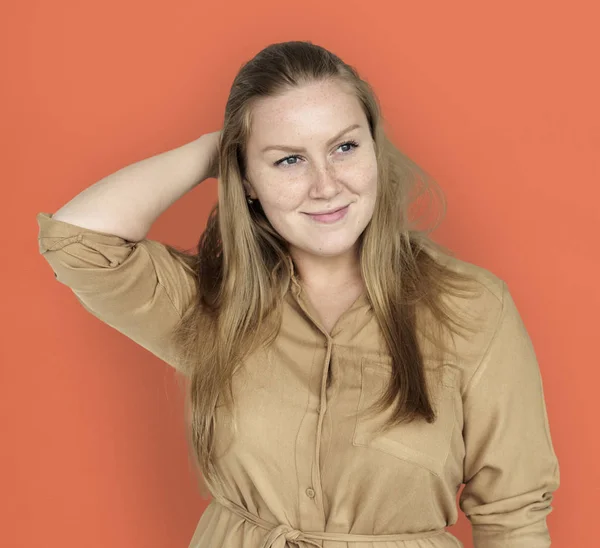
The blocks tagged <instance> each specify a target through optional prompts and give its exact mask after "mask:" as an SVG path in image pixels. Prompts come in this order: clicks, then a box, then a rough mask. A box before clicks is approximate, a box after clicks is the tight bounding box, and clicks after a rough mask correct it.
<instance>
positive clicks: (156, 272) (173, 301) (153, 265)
mask: <svg viewBox="0 0 600 548" xmlns="http://www.w3.org/2000/svg"><path fill="white" fill-rule="evenodd" d="M137 244H138V245H141V247H142V249H143V250H144V251H145V252H146V253H147V254H148V257H149V258H150V262H151V263H152V268H153V269H154V274H155V275H156V283H157V284H158V285H159V286H160V287H162V288H163V291H164V293H165V295H166V296H167V299H168V300H169V303H171V306H172V307H173V309H174V310H175V313H176V314H177V316H179V319H182V318H183V315H182V314H181V312H180V311H179V309H178V308H177V306H176V305H175V300H174V299H173V297H172V296H171V295H170V294H169V291H168V290H167V286H166V285H165V284H163V283H162V282H161V281H160V276H159V274H158V269H157V268H156V263H155V262H154V257H152V253H150V252H149V251H148V249H147V248H146V246H145V245H144V240H141V241H139V242H137Z"/></svg>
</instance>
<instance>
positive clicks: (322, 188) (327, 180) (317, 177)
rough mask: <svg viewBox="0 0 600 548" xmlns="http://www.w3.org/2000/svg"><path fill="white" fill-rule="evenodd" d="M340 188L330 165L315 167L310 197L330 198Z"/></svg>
mask: <svg viewBox="0 0 600 548" xmlns="http://www.w3.org/2000/svg"><path fill="white" fill-rule="evenodd" d="M340 190H341V185H340V183H339V181H338V180H337V177H336V175H335V170H334V168H333V167H332V166H325V167H320V168H316V169H315V172H314V174H313V179H312V184H311V187H310V197H311V198H331V197H333V196H335V195H336V194H337V193H338V192H339V191H340Z"/></svg>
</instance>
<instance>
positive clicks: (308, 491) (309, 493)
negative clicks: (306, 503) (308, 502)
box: [306, 487, 315, 499]
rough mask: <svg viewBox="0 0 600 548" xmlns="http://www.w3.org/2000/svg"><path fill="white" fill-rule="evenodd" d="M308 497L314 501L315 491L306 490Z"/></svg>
mask: <svg viewBox="0 0 600 548" xmlns="http://www.w3.org/2000/svg"><path fill="white" fill-rule="evenodd" d="M306 495H307V496H308V497H310V498H311V499H312V498H313V497H314V496H315V490H314V489H312V488H310V487H309V488H308V489H307V490H306Z"/></svg>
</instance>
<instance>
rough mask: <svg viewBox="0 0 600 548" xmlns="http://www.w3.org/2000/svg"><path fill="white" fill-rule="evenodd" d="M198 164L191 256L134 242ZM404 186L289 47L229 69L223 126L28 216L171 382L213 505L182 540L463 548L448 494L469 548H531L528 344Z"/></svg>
mask: <svg viewBox="0 0 600 548" xmlns="http://www.w3.org/2000/svg"><path fill="white" fill-rule="evenodd" d="M215 176H218V178H219V203H218V207H216V208H215V209H214V210H213V213H212V215H211V217H210V219H209V222H208V225H207V228H206V230H205V232H204V234H203V236H202V238H201V241H200V244H199V246H198V253H197V254H188V253H184V252H183V251H180V250H178V249H176V248H174V247H173V246H169V245H166V244H162V243H159V242H156V241H152V240H148V239H146V237H145V236H146V234H147V232H148V230H149V228H150V226H151V225H152V223H153V221H154V220H155V219H156V218H157V217H158V216H159V215H160V214H161V213H162V212H163V211H164V210H165V209H167V208H168V207H169V206H170V205H171V204H172V203H173V202H174V201H175V200H177V199H178V198H180V197H181V196H182V195H183V194H184V193H185V192H187V191H189V190H190V189H191V188H194V187H195V186H196V185H197V184H199V183H200V182H201V181H202V180H204V179H206V178H208V177H215ZM425 181H427V177H426V176H425V174H424V172H423V171H421V170H419V168H418V167H417V166H416V165H415V164H414V163H412V162H411V161H410V160H409V159H408V158H406V157H405V156H404V155H402V154H401V153H400V151H398V149H397V148H395V147H394V146H393V145H392V143H391V142H390V141H389V140H388V139H387V138H386V136H385V133H384V130H383V127H382V118H381V115H380V112H379V107H378V103H377V100H376V97H375V94H374V93H373V91H372V90H371V88H370V86H369V85H368V84H367V83H366V82H365V81H364V80H362V79H361V78H360V77H359V75H358V74H357V72H356V71H355V70H354V69H353V68H352V67H351V66H349V65H347V64H345V63H344V62H343V61H342V60H340V59H339V58H338V57H337V56H335V55H334V54H332V53H330V52H328V51H327V50H325V49H323V48H321V47H319V46H316V45H314V44H311V43H309V42H286V43H281V44H273V45H271V46H269V47H267V48H265V49H264V50H263V51H261V52H260V53H259V54H258V55H256V56H255V57H254V58H253V59H252V60H250V61H249V62H248V63H247V64H246V65H245V66H243V67H242V69H241V70H240V72H239V74H238V75H237V76H236V78H235V80H234V83H233V86H232V89H231V92H230V96H229V100H228V102H227V105H226V110H225V121H224V125H223V129H222V131H221V132H216V133H212V134H207V135H205V136H203V137H201V138H200V139H198V140H197V141H194V142H192V143H188V144H187V145H185V146H183V147H181V148H178V149H174V150H172V151H169V152H166V153H163V154H161V155H158V156H156V157H153V158H149V159H146V160H144V161H142V162H139V163H137V164H134V165H132V166H129V167H127V168H124V169H122V170H120V171H118V172H117V173H115V174H113V175H110V176H109V177H107V178H105V179H103V180H102V181H100V182H98V183H96V184H95V185H93V186H92V187H90V188H88V189H86V190H85V191H83V192H82V193H81V194H79V195H78V196H76V197H75V198H74V199H73V200H71V202H69V203H68V204H66V205H65V206H64V207H63V208H61V210H59V211H58V212H57V213H56V214H54V215H50V214H47V213H40V214H38V222H39V226H40V236H39V241H40V251H41V253H43V255H44V256H45V258H46V259H47V260H48V262H49V263H50V264H51V266H52V268H53V270H54V272H55V274H56V276H57V278H58V280H59V281H60V282H62V283H64V284H66V285H67V286H69V287H70V288H71V289H72V290H73V291H74V293H75V295H76V296H77V298H78V299H79V301H80V302H81V303H82V305H83V306H84V307H85V308H86V309H87V310H88V311H89V312H91V313H92V314H94V315H95V316H97V317H98V318H99V319H101V320H102V321H104V322H106V323H107V324H109V325H111V326H113V327H114V328H115V329H117V330H119V331H120V332H122V333H124V334H125V335H127V336H128V337H130V338H131V339H133V340H134V341H136V342H137V343H139V344H141V345H142V346H143V347H145V348H147V349H148V350H150V351H151V352H153V353H154V354H155V355H157V356H159V357H160V358H161V359H163V360H165V361H166V362H167V363H169V364H171V365H172V366H173V367H175V368H177V370H178V371H181V372H182V373H184V374H185V376H186V379H187V380H189V421H190V429H189V430H190V447H192V448H193V452H194V455H195V456H196V457H197V459H198V463H199V467H200V470H201V472H202V474H203V476H204V480H205V481H206V483H207V485H208V487H209V491H210V493H211V494H212V496H213V500H212V501H211V503H210V505H209V506H208V508H207V509H206V511H205V512H204V514H203V515H202V517H201V519H200V521H199V523H198V527H197V529H196V532H195V534H194V537H193V539H192V541H191V543H190V546H193V547H199V548H204V547H206V548H208V547H210V548H214V547H217V546H218V547H221V546H226V547H228V548H229V547H231V548H238V547H239V548H242V547H244V548H254V547H256V548H259V547H262V548H268V547H270V548H284V547H287V546H297V547H301V548H306V547H308V546H323V547H326V548H327V547H330V548H333V547H334V546H336V547H337V546H348V547H358V546H381V547H382V548H383V546H386V547H389V546H397V547H401V546H402V547H404V548H425V547H428V548H443V547H455V546H460V545H461V544H460V542H459V541H458V540H457V539H456V538H455V537H454V536H452V535H451V534H450V533H448V532H447V531H445V529H444V527H446V526H448V525H453V524H454V523H455V522H456V519H457V510H456V495H457V492H458V489H459V487H460V485H461V484H462V483H464V484H465V487H464V490H463V492H462V494H461V496H460V508H461V509H462V510H463V511H464V512H465V514H466V515H467V516H468V518H469V519H470V521H471V523H472V526H473V538H474V544H475V546H476V547H477V548H500V547H502V548H505V547H507V546H511V547H513V546H522V547H525V546H528V547H529V546H531V547H533V546H536V547H537V548H539V547H542V546H549V545H550V538H549V535H548V529H547V525H546V516H547V514H548V513H549V512H550V511H551V501H552V496H553V492H554V491H555V490H556V489H557V488H558V485H559V468H558V462H557V459H556V455H555V453H554V450H553V447H552V442H551V438H550V433H549V427H548V420H547V415H546V408H545V404H544V398H543V390H542V384H541V379H540V372H539V367H538V364H537V361H536V357H535V353H534V350H533V348H532V345H531V342H530V339H529V337H528V334H527V331H526V330H525V327H524V325H523V323H522V321H521V318H520V316H519V313H518V311H517V308H516V306H515V303H514V301H513V299H512V297H511V294H510V292H509V290H508V289H507V286H506V284H505V282H504V281H502V280H501V279H499V278H498V277H497V276H495V275H494V274H492V273H491V272H489V271H487V270H485V269H483V268H481V267H478V266H475V265H473V264H469V263H467V262H464V261H460V260H458V259H457V258H455V257H454V256H453V255H452V254H451V252H449V251H448V250H445V249H444V248H442V247H441V246H439V245H436V244H434V242H433V241H432V240H431V239H430V238H428V236H427V233H426V232H425V231H424V230H422V229H421V230H419V229H417V228H416V224H415V220H411V219H410V217H409V206H410V205H411V203H412V200H414V199H415V198H416V197H418V193H417V194H415V189H417V190H418V189H419V188H420V187H419V183H422V182H425ZM429 182H430V183H431V181H429ZM386 542H387V544H385V543H386ZM359 543H362V544H359Z"/></svg>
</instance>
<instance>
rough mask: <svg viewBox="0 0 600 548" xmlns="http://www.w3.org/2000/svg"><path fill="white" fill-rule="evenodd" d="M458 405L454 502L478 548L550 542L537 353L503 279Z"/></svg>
mask: <svg viewBox="0 0 600 548" xmlns="http://www.w3.org/2000/svg"><path fill="white" fill-rule="evenodd" d="M463 405H464V429H463V438H464V443H465V451H466V456H465V461H464V483H465V486H464V489H463V491H462V493H461V496H460V499H459V506H460V508H461V510H462V511H463V512H464V513H465V515H466V516H467V518H468V519H469V521H470V522H471V524H472V531H473V543H474V546H475V548H506V547H507V546H510V547H511V548H533V547H536V548H545V547H548V546H550V535H549V532H548V528H547V524H546V516H547V515H548V514H549V513H550V512H551V511H552V507H551V503H552V498H553V492H554V491H555V490H556V489H558V486H559V482H560V476H559V464H558V460H557V457H556V454H555V452H554V449H553V446H552V441H551V437H550V429H549V424H548V416H547V412H546V405H545V401H544V393H543V386H542V379H541V374H540V370H539V366H538V362H537V359H536V355H535V352H534V349H533V346H532V343H531V340H530V337H529V335H528V333H527V331H526V329H525V326H524V324H523V322H522V319H521V317H520V315H519V312H518V310H517V308H516V306H515V303H514V301H513V299H512V297H511V295H510V292H509V290H508V288H507V286H506V284H505V283H504V282H503V302H502V311H501V313H500V317H499V321H498V325H497V328H496V331H495V333H494V336H493V338H492V340H491V342H490V345H489V347H488V349H487V350H486V352H485V354H484V356H483V359H482V361H481V362H480V364H479V366H478V368H477V369H476V371H475V373H474V374H473V376H472V378H471V380H470V381H469V384H468V386H467V388H466V389H465V391H464V394H463Z"/></svg>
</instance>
